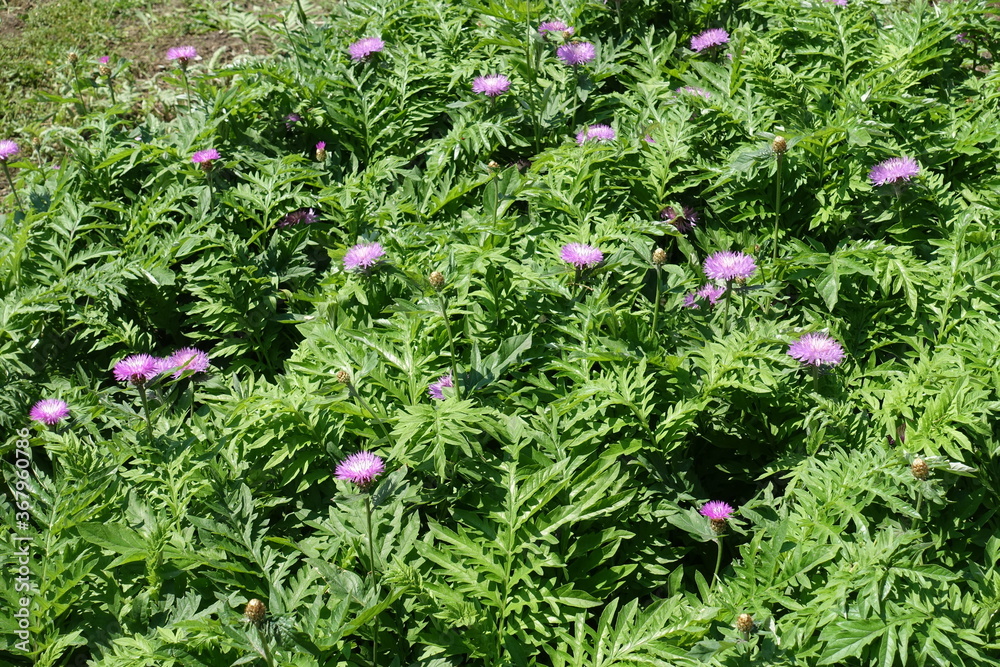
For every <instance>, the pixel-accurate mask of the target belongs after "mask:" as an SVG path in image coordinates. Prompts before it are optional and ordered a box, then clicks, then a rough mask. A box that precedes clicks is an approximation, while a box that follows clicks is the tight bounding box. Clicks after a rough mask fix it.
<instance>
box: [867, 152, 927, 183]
mask: <svg viewBox="0 0 1000 667" xmlns="http://www.w3.org/2000/svg"><path fill="white" fill-rule="evenodd" d="M919 173H920V165H919V164H917V161H916V160H914V159H913V158H909V157H894V158H889V159H888V160H886V161H884V162H879V163H878V164H877V165H875V166H874V167H872V170H871V172H869V174H868V178H869V179H871V182H872V185H890V184H891V185H896V184H899V183H901V182H902V181H909V180H910V179H911V178H913V177H914V176H916V175H917V174H919Z"/></svg>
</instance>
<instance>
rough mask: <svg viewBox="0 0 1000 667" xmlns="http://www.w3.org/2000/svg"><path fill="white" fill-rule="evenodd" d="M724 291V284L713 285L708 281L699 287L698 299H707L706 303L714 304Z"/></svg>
mask: <svg viewBox="0 0 1000 667" xmlns="http://www.w3.org/2000/svg"><path fill="white" fill-rule="evenodd" d="M725 293H726V287H725V285H713V284H712V283H708V284H707V285H703V286H702V288H701V289H699V290H698V298H699V299H708V304H709V305H710V306H714V305H715V304H717V303H718V302H719V299H721V298H722V295H723V294H725Z"/></svg>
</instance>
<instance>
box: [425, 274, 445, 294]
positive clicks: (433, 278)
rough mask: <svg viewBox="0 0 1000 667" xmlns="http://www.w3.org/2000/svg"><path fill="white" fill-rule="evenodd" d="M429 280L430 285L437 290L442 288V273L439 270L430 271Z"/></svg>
mask: <svg viewBox="0 0 1000 667" xmlns="http://www.w3.org/2000/svg"><path fill="white" fill-rule="evenodd" d="M428 280H430V282H431V287H433V288H434V289H436V290H437V291H439V292H440V291H441V290H442V289H443V288H444V274H443V273H441V272H440V271H431V275H430V276H429V277H428Z"/></svg>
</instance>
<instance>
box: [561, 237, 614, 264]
mask: <svg viewBox="0 0 1000 667" xmlns="http://www.w3.org/2000/svg"><path fill="white" fill-rule="evenodd" d="M562 259H563V261H564V262H567V263H569V264H572V265H573V266H575V267H576V268H578V269H585V268H587V267H589V266H597V265H598V264H600V263H601V260H603V259H604V253H602V252H601V251H600V250H598V249H597V248H595V247H594V246H592V245H587V244H586V243H567V244H566V245H564V246H563V247H562Z"/></svg>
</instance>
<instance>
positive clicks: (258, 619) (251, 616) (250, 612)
mask: <svg viewBox="0 0 1000 667" xmlns="http://www.w3.org/2000/svg"><path fill="white" fill-rule="evenodd" d="M265 614H267V607H265V606H264V603H263V602H261V601H260V600H258V599H257V598H254V599H253V600H250V602H247V607H246V609H244V610H243V615H244V616H246V617H247V620H248V621H250V622H251V623H253V624H254V625H260V624H261V623H263V622H264V616H265Z"/></svg>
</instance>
